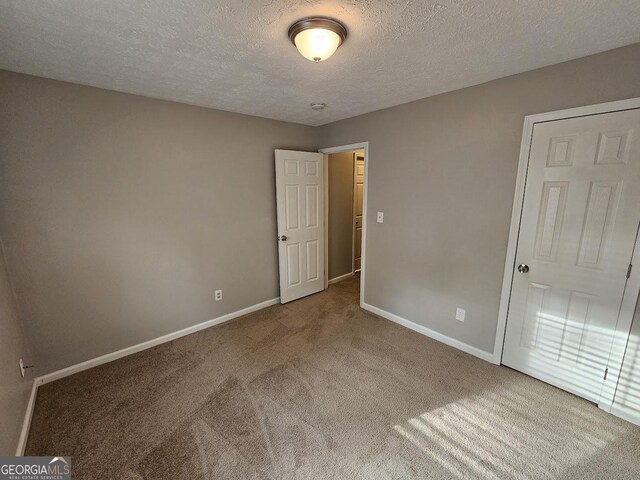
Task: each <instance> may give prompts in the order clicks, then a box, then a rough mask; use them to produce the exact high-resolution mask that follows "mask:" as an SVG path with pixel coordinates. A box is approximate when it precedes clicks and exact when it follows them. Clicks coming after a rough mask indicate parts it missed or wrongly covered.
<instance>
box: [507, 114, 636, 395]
mask: <svg viewBox="0 0 640 480" xmlns="http://www.w3.org/2000/svg"><path fill="white" fill-rule="evenodd" d="M639 221H640V110H637V109H636V110H629V111H622V112H615V113H606V114H600V115H592V116H585V117H578V118H571V119H565V120H557V121H551V122H546V123H538V124H536V125H535V126H534V130H533V137H532V143H531V150H530V157H529V167H528V171H527V180H526V187H525V197H524V204H523V210H522V220H521V225H520V234H519V239H518V247H517V254H516V268H519V266H520V268H519V269H520V270H522V271H516V272H515V274H514V279H513V284H512V292H511V301H510V304H509V313H508V320H507V329H506V336H505V344H504V352H503V363H504V364H506V365H508V366H511V367H513V368H515V369H517V370H520V371H522V372H525V373H527V374H530V375H532V376H534V377H537V378H539V379H541V380H544V381H547V382H549V383H552V384H554V385H556V386H559V387H561V388H564V389H565V390H568V391H571V392H573V393H576V394H577V395H580V396H582V397H585V398H587V399H590V400H592V401H594V402H597V401H598V399H599V395H600V390H601V387H602V382H603V377H604V373H605V368H606V366H607V360H608V356H609V351H610V349H611V343H612V339H613V335H614V332H615V328H616V322H617V321H618V313H619V310H620V305H621V301H622V297H623V293H624V288H625V284H626V279H627V270H628V267H629V263H630V261H631V256H632V252H633V247H634V243H635V239H636V232H637V229H638V222H639ZM527 269H528V271H527Z"/></svg>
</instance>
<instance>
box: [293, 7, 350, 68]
mask: <svg viewBox="0 0 640 480" xmlns="http://www.w3.org/2000/svg"><path fill="white" fill-rule="evenodd" d="M346 38H347V29H346V27H345V26H344V25H343V24H341V23H340V22H338V21H336V20H333V19H331V18H324V17H310V18H303V19H302V20H298V21H297V22H296V23H294V24H293V25H291V27H289V39H290V40H291V41H292V42H293V44H294V45H295V46H296V48H297V49H298V51H299V52H300V54H301V55H302V56H303V57H304V58H306V59H308V60H311V61H312V62H316V63H318V62H321V61H323V60H326V59H327V58H329V57H330V56H331V55H333V54H334V53H335V51H336V50H337V49H338V47H339V46H340V45H342V42H344V41H345V39H346Z"/></svg>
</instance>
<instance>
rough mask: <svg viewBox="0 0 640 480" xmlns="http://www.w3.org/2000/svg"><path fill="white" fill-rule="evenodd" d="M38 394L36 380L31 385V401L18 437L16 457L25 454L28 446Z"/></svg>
mask: <svg viewBox="0 0 640 480" xmlns="http://www.w3.org/2000/svg"><path fill="white" fill-rule="evenodd" d="M36 395H38V385H37V384H36V381H35V380H34V381H33V384H32V385H31V395H29V402H28V403H27V411H26V412H25V413H24V420H23V422H22V430H21V431H20V438H19V439H18V447H17V448H16V457H21V456H23V455H24V449H25V448H27V438H28V437H29V427H31V417H33V408H34V407H35V405H36Z"/></svg>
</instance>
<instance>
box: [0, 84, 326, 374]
mask: <svg viewBox="0 0 640 480" xmlns="http://www.w3.org/2000/svg"><path fill="white" fill-rule="evenodd" d="M0 105H1V106H2V109H1V112H0V155H1V156H0V160H1V169H0V236H1V237H2V238H3V240H4V242H5V247H6V254H7V265H8V270H9V273H10V276H11V278H12V281H13V283H14V286H15V290H16V295H17V299H18V305H17V306H18V313H19V315H20V316H21V319H22V321H23V322H24V323H25V325H26V327H27V336H28V338H29V339H30V341H31V346H32V348H33V351H34V353H35V354H36V358H35V363H36V366H37V371H36V373H37V374H38V375H41V374H43V373H47V372H51V371H53V370H57V369H59V368H62V367H66V366H69V365H72V364H75V363H78V362H82V361H84V360H88V359H91V358H94V357H97V356H99V355H103V354H106V353H110V352H113V351H116V350H118V349H121V348H124V347H128V346H130V345H134V344H137V343H140V342H143V341H145V340H149V339H152V338H155V337H158V336H161V335H164V334H167V333H170V332H174V331H176V330H179V329H182V328H185V327H188V326H191V325H194V324H197V323H200V322H203V321H206V320H209V319H212V318H216V317H218V316H220V315H223V314H225V313H229V312H233V311H237V310H239V309H242V308H245V307H248V306H251V305H254V304H257V303H259V302H262V301H265V300H269V299H272V298H274V297H277V296H278V275H277V250H276V247H277V246H276V241H275V239H276V219H275V193H274V189H275V187H274V185H275V180H274V159H273V158H274V153H273V151H274V149H275V148H290V149H298V150H314V149H317V147H318V132H317V130H316V129H313V128H311V127H306V126H301V125H295V124H289V123H284V122H277V121H272V120H266V119H260V118H256V117H250V116H244V115H237V114H231V113H225V112H221V111H216V110H210V109H205V108H198V107H192V106H188V105H181V104H177V103H171V102H165V101H160V100H152V99H148V98H144V97H139V96H134V95H127V94H121V93H116V92H111V91H107V90H101V89H96V88H90V87H83V86H78V85H72V84H68V83H63V82H57V81H53V80H46V79H41V78H36V77H30V76H26V75H20V74H14V73H9V72H0ZM231 206H232V208H231ZM216 289H223V290H224V299H223V300H222V301H220V302H214V300H213V293H214V290H216Z"/></svg>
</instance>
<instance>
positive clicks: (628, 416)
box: [609, 405, 640, 426]
mask: <svg viewBox="0 0 640 480" xmlns="http://www.w3.org/2000/svg"><path fill="white" fill-rule="evenodd" d="M609 413H611V414H612V415H615V416H616V417H620V418H621V419H623V420H626V421H627V422H631V423H634V424H636V425H638V426H640V412H637V411H636V412H634V411H632V410H630V409H628V408H622V407H618V406H616V405H613V406H612V407H611V409H610V410H609Z"/></svg>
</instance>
